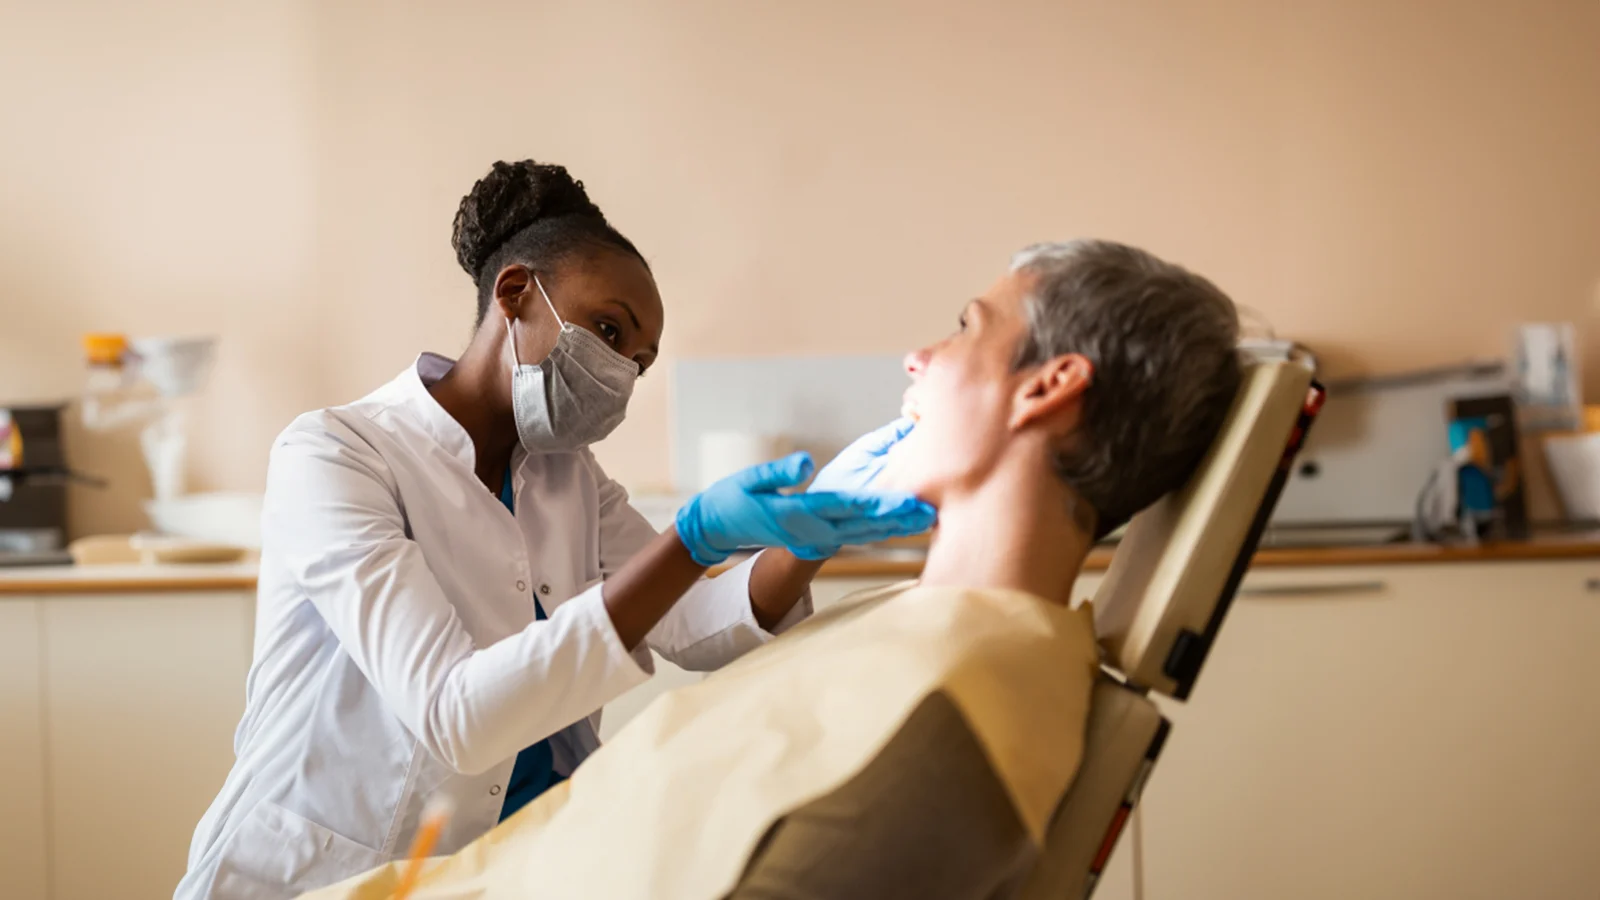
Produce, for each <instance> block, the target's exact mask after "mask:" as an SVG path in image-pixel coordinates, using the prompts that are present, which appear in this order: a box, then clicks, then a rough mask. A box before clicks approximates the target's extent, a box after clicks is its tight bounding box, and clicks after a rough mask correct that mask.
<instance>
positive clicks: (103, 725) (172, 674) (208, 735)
mask: <svg viewBox="0 0 1600 900" xmlns="http://www.w3.org/2000/svg"><path fill="white" fill-rule="evenodd" d="M43 609H44V616H43V618H44V633H45V640H44V655H45V672H46V676H45V677H46V684H45V697H46V704H47V708H48V710H49V716H48V726H47V734H46V746H47V748H48V765H49V769H50V775H51V779H50V798H49V801H50V806H51V832H50V834H51V841H52V849H53V854H52V864H51V882H52V897H53V900H91V898H103V897H118V898H125V900H146V898H148V900H156V898H169V897H171V896H172V891H173V888H174V887H176V886H177V883H178V879H179V878H181V877H182V875H183V872H184V868H185V864H186V862H187V858H188V852H189V839H190V837H191V835H192V834H193V833H194V827H195V823H196V822H198V821H199V819H200V815H201V814H202V813H203V812H205V809H206V807H207V806H208V805H209V804H210V802H211V799H212V798H213V797H214V796H216V793H217V790H218V789H219V788H221V786H222V781H223V778H224V777H225V776H226V775H227V773H228V769H229V768H230V767H231V766H232V764H233V731H234V728H235V727H236V726H237V724H238V722H239V716H240V714H241V713H242V712H243V711H244V682H245V675H246V673H247V671H248V670H249V665H250V640H251V630H252V621H251V619H252V610H253V601H252V598H251V597H250V596H249V595H245V594H234V593H215V594H182V595H159V594H152V595H122V596H107V597H52V598H50V599H49V600H47V601H45V602H44V604H43Z"/></svg>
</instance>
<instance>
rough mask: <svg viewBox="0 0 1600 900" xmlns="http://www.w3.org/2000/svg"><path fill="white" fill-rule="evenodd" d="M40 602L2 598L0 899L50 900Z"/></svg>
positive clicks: (0, 623) (0, 661)
mask: <svg viewBox="0 0 1600 900" xmlns="http://www.w3.org/2000/svg"><path fill="white" fill-rule="evenodd" d="M39 634H40V602H39V601H38V600H33V599H14V598H8V597H0V885H3V886H4V887H3V888H0V894H3V895H4V896H5V897H7V898H15V900H45V897H46V889H45V885H46V881H45V880H46V877H47V873H48V868H47V862H46V861H47V859H48V857H47V856H46V849H45V823H46V822H47V819H46V815H45V768H44V704H43V692H42V691H43V684H42V681H41V677H40V676H41V671H42V668H43V667H42V665H41V663H40V659H39Z"/></svg>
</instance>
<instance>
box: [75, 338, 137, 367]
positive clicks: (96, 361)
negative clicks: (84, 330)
mask: <svg viewBox="0 0 1600 900" xmlns="http://www.w3.org/2000/svg"><path fill="white" fill-rule="evenodd" d="M127 352H128V339H127V337H126V336H124V335H120V334H86V335H84V336H83V353H84V356H85V357H87V358H88V361H89V364H90V365H94V366H115V365H120V364H121V363H122V357H123V354H125V353H127Z"/></svg>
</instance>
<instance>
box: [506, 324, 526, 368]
mask: <svg viewBox="0 0 1600 900" xmlns="http://www.w3.org/2000/svg"><path fill="white" fill-rule="evenodd" d="M511 318H512V317H511V316H506V342H507V343H508V345H509V346H510V349H511V374H513V375H515V374H517V369H518V367H520V366H521V365H522V361H521V360H520V359H519V358H518V357H517V333H516V332H515V331H513V330H512V329H511Z"/></svg>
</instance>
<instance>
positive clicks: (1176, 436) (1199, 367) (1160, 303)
mask: <svg viewBox="0 0 1600 900" xmlns="http://www.w3.org/2000/svg"><path fill="white" fill-rule="evenodd" d="M1011 269H1012V271H1014V272H1022V273H1026V274H1028V275H1032V276H1033V277H1034V279H1035V280H1034V284H1033V288H1032V291H1031V292H1030V295H1029V297H1028V299H1027V303H1026V307H1027V314H1028V320H1029V322H1028V336H1027V337H1026V338H1025V339H1024V340H1023V341H1022V345H1021V346H1020V347H1019V348H1018V354H1017V360H1016V366H1017V368H1019V369H1022V368H1028V367H1031V366H1036V365H1039V364H1040V363H1043V362H1045V361H1047V360H1050V359H1053V358H1055V357H1057V356H1061V355H1063V354H1067V353H1079V354H1082V355H1083V356H1085V357H1087V358H1088V359H1089V361H1090V362H1091V363H1093V364H1094V377H1093V380H1092V381H1091V383H1090V386H1089V388H1088V389H1087V390H1086V391H1085V392H1084V395H1083V418H1082V421H1081V423H1080V426H1079V430H1078V432H1077V433H1076V434H1075V435H1074V437H1073V439H1072V440H1071V441H1070V442H1069V443H1067V444H1066V445H1064V446H1063V447H1061V448H1060V449H1059V451H1058V452H1057V455H1056V458H1055V460H1054V464H1055V469H1056V473H1057V474H1058V475H1060V476H1061V478H1062V480H1064V481H1065V482H1066V483H1067V484H1068V485H1069V486H1071V487H1072V488H1073V490H1074V491H1076V492H1077V494H1078V496H1080V497H1082V498H1083V499H1084V500H1086V501H1087V502H1088V503H1089V505H1091V506H1093V507H1094V510H1095V512H1096V513H1097V521H1096V527H1095V532H1096V536H1097V537H1103V536H1104V535H1106V534H1109V533H1110V532H1111V531H1113V530H1115V529H1116V528H1118V527H1120V526H1121V525H1122V524H1123V523H1125V522H1127V521H1128V519H1130V518H1132V516H1133V514H1134V513H1136V512H1139V511H1140V510H1142V509H1144V508H1145V507H1146V506H1149V505H1150V504H1152V503H1154V502H1155V501H1156V500H1157V499H1159V498H1160V497H1161V496H1162V495H1163V494H1166V493H1168V492H1169V491H1172V490H1175V489H1177V488H1178V487H1180V486H1182V485H1183V483H1184V482H1185V481H1187V480H1188V479H1189V476H1190V475H1191V474H1192V473H1193V472H1194V469H1195V467H1196V466H1197V465H1198V464H1199V462H1200V458H1201V457H1202V456H1203V455H1204V454H1205V452H1206V450H1207V449H1208V448H1209V447H1210V446H1211V442H1212V441H1213V440H1215V438H1216V436H1217V432H1218V431H1219V430H1220V429H1221V427H1222V422H1223V419H1224V418H1225V417H1226V416H1227V413H1228V407H1229V406H1230V405H1231V404H1232V402H1233V395H1234V394H1235V393H1236V392H1237V391H1238V389H1239V379H1240V367H1239V354H1238V342H1239V316H1238V313H1237V312H1236V311H1235V309H1234V306H1233V301H1231V300H1229V299H1228V297H1227V295H1226V294H1224V293H1222V291H1220V290H1218V289H1217V286H1216V285H1214V284H1212V283H1211V282H1209V281H1207V280H1206V279H1204V278H1201V277H1200V276H1199V275H1196V274H1194V273H1193V272H1190V271H1188V270H1187V269H1184V268H1183V267H1181V266H1176V265H1173V264H1172V263H1169V262H1165V261H1163V260H1160V259H1157V258H1156V257H1155V256H1152V255H1151V254H1149V253H1146V252H1145V251H1143V250H1140V249H1138V248H1136V247H1129V246H1126V245H1124V244H1116V243H1111V242H1109V241H1072V242H1070V243H1061V244H1036V245H1034V246H1032V247H1028V248H1026V249H1024V250H1022V251H1021V252H1019V253H1018V254H1017V255H1016V256H1014V257H1013V258H1012V260H1011Z"/></svg>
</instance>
